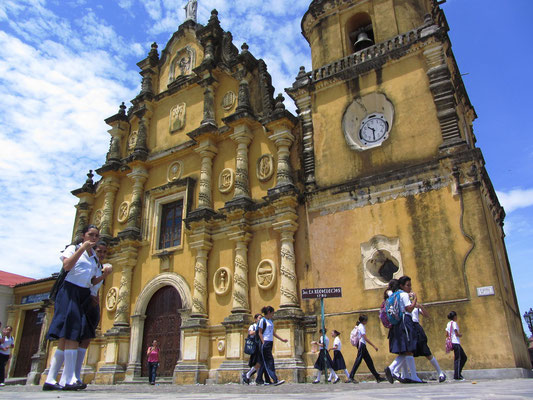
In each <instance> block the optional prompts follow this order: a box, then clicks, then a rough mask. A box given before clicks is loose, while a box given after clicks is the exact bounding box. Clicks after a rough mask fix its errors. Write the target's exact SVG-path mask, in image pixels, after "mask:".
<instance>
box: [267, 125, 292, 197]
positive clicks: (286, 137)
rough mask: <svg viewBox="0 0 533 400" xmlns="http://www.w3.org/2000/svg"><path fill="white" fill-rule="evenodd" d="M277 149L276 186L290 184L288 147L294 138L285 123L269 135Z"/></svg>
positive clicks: (290, 173) (290, 168) (290, 170)
mask: <svg viewBox="0 0 533 400" xmlns="http://www.w3.org/2000/svg"><path fill="white" fill-rule="evenodd" d="M270 139H271V140H273V141H274V143H275V144H276V147H277V149H278V166H277V174H276V187H280V186H285V185H292V186H294V182H293V180H292V167H291V163H290V159H289V157H290V148H291V146H292V144H293V142H294V140H295V137H294V135H293V134H292V133H291V130H290V129H289V128H288V127H287V126H286V125H280V126H279V127H277V128H276V129H275V130H274V134H272V135H271V136H270Z"/></svg>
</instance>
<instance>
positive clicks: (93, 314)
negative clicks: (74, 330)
mask: <svg viewBox="0 0 533 400" xmlns="http://www.w3.org/2000/svg"><path fill="white" fill-rule="evenodd" d="M94 252H95V253H96V256H97V257H98V268H97V270H96V274H95V276H94V277H93V279H92V280H91V283H92V286H91V287H90V290H91V299H90V301H88V304H87V306H86V313H85V316H86V317H85V318H83V319H82V334H81V338H80V339H81V341H80V345H79V346H78V357H77V359H76V368H75V369H74V375H75V376H76V382H78V383H80V384H82V385H83V386H87V385H85V384H84V383H83V382H82V380H81V367H82V365H83V360H84V359H85V353H86V352H87V348H88V347H89V343H90V342H91V339H94V338H95V337H96V327H97V326H98V323H99V322H100V301H99V298H98V290H99V289H100V287H101V286H102V284H103V283H104V279H105V278H106V277H107V276H108V275H109V274H110V273H111V272H112V267H111V264H108V265H106V266H105V267H104V266H103V265H102V263H103V262H104V259H105V257H106V255H107V243H106V242H104V241H99V242H98V243H97V244H96V247H95V248H94Z"/></svg>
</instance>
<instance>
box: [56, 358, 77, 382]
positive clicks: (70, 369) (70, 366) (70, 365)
mask: <svg viewBox="0 0 533 400" xmlns="http://www.w3.org/2000/svg"><path fill="white" fill-rule="evenodd" d="M77 358H78V350H77V349H75V350H65V366H64V367H63V375H61V381H60V382H59V384H60V385H61V386H65V385H72V384H73V383H76V378H75V376H74V368H75V367H76V359H77Z"/></svg>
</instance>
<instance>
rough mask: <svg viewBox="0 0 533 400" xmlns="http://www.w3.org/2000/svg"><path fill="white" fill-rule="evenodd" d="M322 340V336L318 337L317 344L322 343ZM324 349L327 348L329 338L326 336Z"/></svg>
mask: <svg viewBox="0 0 533 400" xmlns="http://www.w3.org/2000/svg"><path fill="white" fill-rule="evenodd" d="M323 339H324V336H322V335H320V339H318V343H320V344H322V343H324V341H323ZM324 348H325V349H327V348H329V338H328V337H327V336H326V346H325V347H324Z"/></svg>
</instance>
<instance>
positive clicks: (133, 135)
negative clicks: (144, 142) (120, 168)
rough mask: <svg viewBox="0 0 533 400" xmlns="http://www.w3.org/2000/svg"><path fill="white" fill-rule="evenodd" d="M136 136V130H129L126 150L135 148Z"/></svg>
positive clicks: (129, 150)
mask: <svg viewBox="0 0 533 400" xmlns="http://www.w3.org/2000/svg"><path fill="white" fill-rule="evenodd" d="M137 136H138V131H133V132H131V134H130V137H129V138H128V152H131V151H133V150H134V149H135V145H136V144H137Z"/></svg>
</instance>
